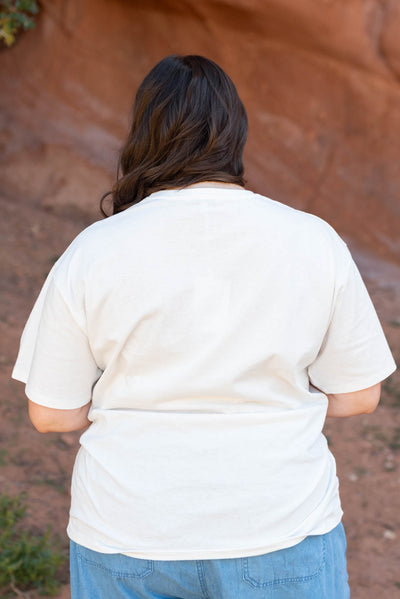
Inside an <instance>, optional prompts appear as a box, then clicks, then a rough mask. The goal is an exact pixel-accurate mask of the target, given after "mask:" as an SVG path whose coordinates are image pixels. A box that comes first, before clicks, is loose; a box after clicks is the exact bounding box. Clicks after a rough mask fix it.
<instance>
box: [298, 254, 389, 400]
mask: <svg viewBox="0 0 400 599" xmlns="http://www.w3.org/2000/svg"><path fill="white" fill-rule="evenodd" d="M395 370H396V364H395V361H394V359H393V356H392V354H391V351H390V349H389V346H388V343H387V341H386V338H385V335H384V332H383V330H382V326H381V324H380V322H379V318H378V316H377V313H376V311H375V308H374V306H373V304H372V301H371V298H370V296H369V294H368V291H367V289H366V287H365V284H364V282H363V280H362V278H361V275H360V273H359V270H358V268H357V266H356V264H355V262H354V260H353V258H352V257H351V255H350V252H348V250H347V266H346V275H345V276H344V277H342V282H341V284H340V286H339V288H338V292H337V294H336V299H335V302H334V306H333V311H332V317H331V320H330V323H329V327H328V330H327V331H326V334H325V337H324V340H323V343H322V346H321V348H320V351H319V353H318V355H317V358H316V359H315V361H314V362H313V363H312V364H311V365H310V366H309V368H308V375H309V379H310V381H311V383H312V384H313V385H315V386H316V387H317V388H319V389H321V391H323V392H325V393H350V392H352V391H360V390H361V389H366V388H368V387H372V386H373V385H375V384H377V383H379V382H381V381H382V380H384V379H385V378H387V377H388V376H389V375H390V374H392V373H393V372H394V371H395Z"/></svg>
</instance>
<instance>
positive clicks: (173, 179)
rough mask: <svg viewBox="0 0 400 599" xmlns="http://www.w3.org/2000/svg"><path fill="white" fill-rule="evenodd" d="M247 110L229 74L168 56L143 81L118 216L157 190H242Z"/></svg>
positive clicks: (121, 170)
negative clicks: (219, 185)
mask: <svg viewBox="0 0 400 599" xmlns="http://www.w3.org/2000/svg"><path fill="white" fill-rule="evenodd" d="M246 138H247V115H246V110H245V108H244V106H243V104H242V102H241V100H240V98H239V96H238V93H237V91H236V88H235V86H234V84H233V82H232V81H231V79H230V78H229V77H228V75H227V74H226V73H225V72H224V71H223V70H222V69H221V68H220V67H219V66H218V65H217V64H216V63H215V62H213V61H212V60H209V59H207V58H204V57H203V56H196V55H188V56H178V55H175V54H174V55H171V56H167V57H166V58H164V59H163V60H161V61H160V62H159V63H157V64H156V65H155V67H153V69H152V70H151V71H150V72H149V74H148V75H147V76H146V77H145V78H144V80H143V82H142V83H141V85H140V87H139V89H138V91H137V94H136V98H135V102H134V105H133V118H132V125H131V128H130V132H129V135H128V139H127V140H126V142H125V144H124V145H123V147H122V149H121V150H120V154H119V159H118V167H117V181H116V182H115V184H114V186H113V188H112V190H111V191H109V192H107V193H106V194H104V195H103V196H102V198H101V200H100V210H101V212H102V214H103V216H105V217H107V216H110V215H108V214H107V213H106V212H105V210H104V208H103V205H104V200H105V199H106V197H107V196H109V195H111V197H112V214H117V213H118V212H122V211H123V210H125V209H126V208H128V207H129V206H130V205H132V204H137V203H138V202H140V200H142V199H143V198H145V197H146V196H148V195H150V194H151V193H153V192H155V191H159V190H162V189H172V188H183V187H186V186H187V185H190V184H193V183H198V182H201V181H219V182H224V183H234V184H237V185H240V186H244V184H245V180H244V178H243V172H244V169H243V162H242V155H243V149H244V145H245V143H246Z"/></svg>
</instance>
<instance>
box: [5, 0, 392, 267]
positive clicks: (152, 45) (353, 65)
mask: <svg viewBox="0 0 400 599" xmlns="http://www.w3.org/2000/svg"><path fill="white" fill-rule="evenodd" d="M41 4H42V11H41V13H40V15H39V18H38V20H37V24H36V27H35V29H34V30H32V31H29V32H26V33H24V34H23V35H22V36H21V37H20V39H19V40H18V42H17V43H16V45H15V46H13V47H12V48H10V49H5V48H4V49H2V50H1V52H0V72H1V79H0V89H1V95H0V108H1V115H2V116H1V121H0V145H1V149H2V153H3V158H4V159H3V162H2V166H1V167H0V188H2V190H3V193H5V194H6V195H7V196H8V197H13V198H15V200H16V201H23V202H31V203H33V204H35V205H37V206H42V207H44V208H46V209H48V210H55V211H57V210H59V211H61V212H63V211H64V213H66V214H73V212H74V211H75V210H76V209H79V208H80V209H82V210H83V211H84V212H89V213H90V214H91V215H92V217H97V214H98V212H97V210H98V209H97V202H98V199H99V197H100V195H101V194H102V193H104V192H105V191H107V190H108V189H109V186H110V184H111V182H112V181H113V178H114V174H115V167H116V161H117V154H118V150H119V147H120V145H121V142H122V141H123V139H124V137H125V135H126V133H127V127H128V124H129V112H130V108H131V104H132V100H133V97H134V94H135V91H136V88H137V85H138V84H139V83H140V81H141V80H142V78H143V76H144V75H145V74H146V73H147V72H148V70H149V69H150V68H151V67H152V66H153V65H154V64H155V62H156V61H158V60H159V59H160V58H162V57H163V56H166V55H167V54H171V53H183V54H189V53H196V54H203V55H205V56H208V57H210V58H212V59H214V60H215V61H216V62H218V63H219V64H220V65H221V66H222V67H223V68H224V69H225V70H226V71H227V72H228V73H229V74H230V76H231V77H232V79H233V80H234V82H235V83H236V85H237V88H238V90H239V93H240V95H241V96H242V99H243V101H244V103H245V105H246V107H247V110H248V113H249V119H250V133H249V141H248V145H247V150H246V156H245V164H246V170H247V178H248V183H249V187H250V188H252V189H254V190H255V191H259V192H261V193H264V194H266V195H269V196H271V197H273V198H274V199H277V200H280V201H283V202H285V203H288V204H291V205H293V206H295V207H299V208H301V209H305V210H308V211H310V212H314V213H316V214H318V215H320V216H321V217H322V218H325V219H326V220H328V221H329V222H330V223H331V224H332V225H333V226H334V227H335V228H336V229H337V230H338V231H339V232H340V233H341V234H342V235H344V236H345V237H348V238H350V239H351V240H352V242H353V243H355V244H359V245H360V246H362V247H366V248H369V249H370V250H372V251H373V252H374V253H375V254H376V255H378V256H381V257H384V258H385V259H387V260H390V261H393V262H400V235H399V233H400V201H399V190H400V168H399V158H400V141H399V138H400V135H399V134H400V101H399V100H400V39H399V35H398V32H399V30H400V29H399V28H400V4H399V2H398V1H397V0H351V1H349V0H235V1H234V0H231V1H228V0H226V1H223V0H219V1H218V0H204V1H203V0H202V1H201V2H195V1H189V0H187V1H181V2H180V1H178V0H148V1H145V0H143V1H139V0H70V1H64V0H44V1H42V2H41Z"/></svg>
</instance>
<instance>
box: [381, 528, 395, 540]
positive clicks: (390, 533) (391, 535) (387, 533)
mask: <svg viewBox="0 0 400 599" xmlns="http://www.w3.org/2000/svg"><path fill="white" fill-rule="evenodd" d="M383 538H384V539H389V540H390V541H393V539H395V538H396V533H395V532H393V530H389V529H387V530H384V531H383Z"/></svg>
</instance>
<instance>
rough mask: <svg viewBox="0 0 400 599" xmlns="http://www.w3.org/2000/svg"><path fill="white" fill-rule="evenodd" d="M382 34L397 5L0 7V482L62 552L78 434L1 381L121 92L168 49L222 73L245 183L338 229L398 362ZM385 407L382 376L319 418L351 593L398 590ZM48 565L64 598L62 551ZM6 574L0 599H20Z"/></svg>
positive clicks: (113, 139) (102, 163)
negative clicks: (45, 424) (39, 416)
mask: <svg viewBox="0 0 400 599" xmlns="http://www.w3.org/2000/svg"><path fill="white" fill-rule="evenodd" d="M32 7H33V8H32ZM2 11H3V12H2ZM10 13H13V19H14V20H12V19H11V21H10V16H9V15H10ZM16 14H21V15H22V17H18V18H17V19H16ZM7 19H8V20H7ZM24 19H25V20H24ZM27 19H28V20H29V19H31V20H32V22H31V24H30V23H29V22H28V20H27ZM24 27H26V30H24ZM399 31H400V2H398V0H203V1H201V2H196V1H194V0H181V1H179V0H143V1H140V0H42V1H41V2H40V3H35V2H29V1H25V2H21V1H20V2H17V1H15V0H14V1H12V0H9V1H3V2H0V153H1V162H0V202H1V214H2V218H1V219H0V231H1V258H2V262H1V264H2V273H1V281H0V285H1V300H0V301H1V319H0V326H1V338H2V341H3V343H2V349H1V355H0V365H1V373H0V385H1V398H0V401H1V403H0V415H1V419H0V491H2V492H4V493H8V494H9V496H10V497H19V496H23V494H24V493H25V494H26V501H27V514H26V518H25V524H24V525H23V526H25V527H28V528H29V530H31V531H33V532H34V534H36V535H41V534H43V531H44V530H45V529H46V526H47V524H48V523H49V522H52V524H53V531H54V533H55V534H58V535H59V537H60V542H61V547H62V549H61V551H62V552H64V554H66V552H67V544H68V543H67V538H66V534H65V526H66V523H67V518H68V507H69V484H70V474H71V469H72V464H73V459H74V456H75V454H76V451H77V449H78V447H79V444H78V438H79V435H76V434H72V433H71V434H63V435H59V434H46V435H40V434H39V433H37V432H36V431H35V430H34V429H33V427H32V426H31V425H30V424H29V422H28V419H27V413H26V398H25V395H24V389H23V385H22V384H21V383H17V382H15V381H11V380H10V375H11V370H12V366H13V363H14V361H15V358H16V354H17V351H18V343H19V338H20V335H21V332H22V328H23V326H24V324H25V321H26V318H27V316H28V314H29V312H30V310H31V308H32V305H33V302H34V300H35V299H36V296H37V294H38V292H39V289H40V287H41V285H42V284H43V281H44V278H45V277H46V275H47V273H48V271H49V270H50V268H51V266H52V264H53V263H54V261H55V260H56V259H57V258H58V257H59V255H60V254H61V253H62V252H63V251H64V250H65V249H66V247H67V246H68V245H69V243H70V242H71V241H72V239H73V238H74V237H75V236H76V235H77V234H78V233H79V232H80V231H81V230H82V229H83V228H84V227H86V226H88V225H89V224H91V223H92V222H94V221H95V220H99V219H100V218H101V215H100V212H99V207H98V205H99V200H100V197H101V195H102V194H103V193H105V192H106V191H109V189H110V188H111V186H112V184H113V182H114V180H115V177H116V167H117V159H118V152H119V149H120V147H121V145H122V143H123V141H124V140H125V137H126V135H127V133H128V127H129V124H130V115H131V108H132V103H133V99H134V96H135V93H136V89H137V86H138V85H139V84H140V82H141V81H142V79H143V77H144V76H145V75H146V74H147V72H148V71H149V70H150V68H151V67H152V66H153V65H154V64H155V63H156V62H157V61H158V60H160V59H161V58H163V57H164V56H166V55H168V54H173V53H177V54H202V55H204V56H206V57H208V58H211V59H213V60H215V61H216V62H217V63H218V64H220V66H221V67H222V68H223V69H224V70H225V71H226V72H227V73H228V74H229V75H230V77H231V78H232V79H233V81H234V83H235V85H236V87H237V89H238V91H239V94H240V96H241V98H242V100H243V102H244V104H245V106H246V109H247V112H248V116H249V138H248V143H247V147H246V151H245V169H246V178H247V182H248V183H247V187H248V188H249V189H252V190H253V191H256V192H259V193H262V194H263V195H267V196H269V197H271V198H273V199H275V200H278V201H281V202H283V203H286V204H289V205H291V206H293V207H295V208H299V209H301V210H305V211H307V212H311V213H314V214H317V215H318V216H320V217H322V218H323V219H325V220H327V221H328V222H329V223H330V224H331V225H332V226H333V227H334V228H335V229H336V230H337V232H338V233H339V234H340V235H341V236H342V237H343V238H344V239H345V240H346V242H347V243H348V245H349V247H350V250H351V251H352V253H353V256H354V258H355V260H356V262H357V264H358V266H359V268H360V270H361V273H362V275H363V278H364V280H365V282H366V284H367V287H368V289H369V291H370V294H371V296H372V299H373V301H374V304H375V306H376V308H377V311H378V314H379V316H380V319H381V322H382V325H383V328H384V330H385V333H386V335H387V337H388V340H389V342H390V345H391V348H392V351H393V354H394V357H395V359H396V361H397V363H398V364H399V363H400V35H399ZM260 274H262V273H260ZM399 407H400V380H399V376H398V373H395V374H394V375H392V377H390V379H388V380H387V381H386V382H385V385H384V391H383V395H382V401H381V405H380V406H379V408H378V409H377V411H376V412H375V413H374V414H373V415H371V416H359V417H354V418H351V419H343V420H338V421H337V422H336V421H335V422H332V421H330V422H328V423H327V424H326V426H325V434H326V436H327V438H328V441H329V444H330V446H331V450H332V453H333V454H334V456H335V458H336V461H337V468H338V476H339V481H340V489H341V497H342V507H343V510H344V518H343V523H344V525H345V528H346V531H347V536H348V561H349V574H350V583H351V587H352V597H353V598H354V599H358V598H360V599H372V598H375V596H376V595H377V594H378V593H379V596H380V597H381V598H382V599H385V598H388V599H393V598H395V597H400V567H399V565H400V543H399V539H400V509H399V508H400V499H399V497H400V492H399V491H400V468H399V457H400V415H399ZM0 511H1V505H0ZM0 553H1V552H0ZM0 566H1V558H0ZM55 576H56V580H57V581H58V582H59V583H61V584H62V585H63V586H62V587H61V589H60V590H59V596H60V597H68V596H69V595H68V586H67V585H68V572H67V562H65V563H64V565H63V566H61V568H60V569H59V571H58V573H57V574H56V575H55ZM3 582H4V580H3ZM17 582H18V581H14V582H13V583H11V584H8V583H7V584H8V586H7V584H5V583H4V585H3V586H4V589H5V590H3V591H0V593H1V592H3V595H1V594H0V596H4V597H6V596H13V594H14V596H17V594H18V593H17V591H18V592H19V593H22V592H23V593H25V596H26V597H28V596H29V597H31V598H32V599H33V598H34V597H36V594H35V593H36V591H33V590H30V586H32V585H30V583H29V582H27V583H26V584H25V586H24V584H23V583H22V582H21V584H20V586H19V587H18V584H17ZM1 583H2V580H1V578H0V587H1ZM13 586H14V589H13V588H12V587H13ZM7 593H9V595H7ZM10 593H11V594H10ZM232 599H233V598H232Z"/></svg>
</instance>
